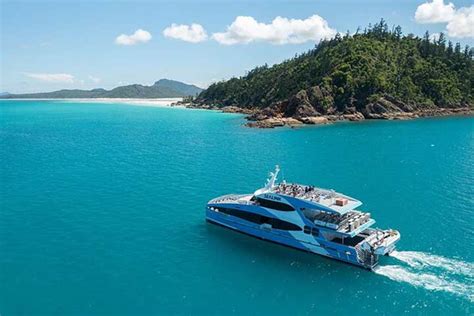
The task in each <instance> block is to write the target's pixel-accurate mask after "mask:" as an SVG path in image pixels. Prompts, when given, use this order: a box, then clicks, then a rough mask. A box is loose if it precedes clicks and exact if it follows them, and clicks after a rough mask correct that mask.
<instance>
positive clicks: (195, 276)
mask: <svg viewBox="0 0 474 316" xmlns="http://www.w3.org/2000/svg"><path fill="white" fill-rule="evenodd" d="M243 123H244V120H243V117H242V116H240V115H236V114H223V113H218V112H212V111H203V110H187V109H178V108H167V107H140V106H134V105H126V104H93V103H84V102H83V103H74V102H59V101H0V165H1V169H0V181H1V183H0V314H1V315H2V316H6V315H33V314H34V315H40V314H44V315H72V314H73V315H99V314H101V315H105V314H108V315H122V314H129V315H145V314H155V315H168V314H183V315H189V314H203V315H213V314H215V315H224V314H236V315H247V314H260V315H271V314H274V315H279V314H286V315H323V314H331V315H349V314H350V315H371V314H386V315H401V314H406V313H407V314H427V315H448V314H449V315H463V314H466V315H469V314H470V315H472V314H473V313H474V224H473V220H474V118H472V117H471V118H467V117H458V118H455V117H451V118H435V119H419V120H413V121H393V122H385V121H372V122H361V123H339V124H334V125H328V126H318V127H303V128H297V129H290V128H280V129H273V130H258V129H249V128H246V127H244V126H242V124H243ZM275 164H279V165H280V166H281V168H282V176H283V177H284V178H285V179H286V180H287V181H295V182H301V183H307V184H313V185H317V186H322V187H328V188H334V189H336V190H338V191H340V192H344V193H346V194H348V195H352V196H354V197H357V198H359V199H361V200H362V201H363V202H364V205H363V207H361V209H362V210H364V211H369V212H371V213H372V216H373V217H374V218H375V219H376V220H377V225H376V226H379V227H381V228H395V229H398V230H399V231H400V232H401V235H402V239H401V241H400V242H399V244H398V251H397V252H395V253H394V256H393V257H384V258H382V259H381V261H380V266H379V268H378V269H377V270H376V271H375V272H369V271H366V270H363V269H361V268H357V267H355V266H351V265H348V264H344V263H341V262H338V261H334V260H331V259H327V258H324V257H320V256H317V255H311V254H308V253H304V252H300V251H297V250H292V249H289V248H286V247H282V246H279V245H275V244H272V243H268V242H264V241H261V240H258V239H254V238H252V237H248V236H246V235H242V234H239V233H236V232H233V231H229V230H226V229H224V228H221V227H218V226H214V225H211V224H207V223H206V222H205V218H204V215H205V213H204V207H205V204H206V202H207V201H208V200H209V199H211V198H214V197H216V196H218V195H222V194H226V193H248V192H253V191H254V190H255V189H257V188H259V187H261V186H262V185H263V184H264V182H265V180H266V178H267V175H268V172H269V171H271V170H272V169H273V168H274V166H275Z"/></svg>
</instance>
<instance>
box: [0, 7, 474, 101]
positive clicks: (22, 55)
mask: <svg viewBox="0 0 474 316" xmlns="http://www.w3.org/2000/svg"><path fill="white" fill-rule="evenodd" d="M0 1H1V2H0V3H1V22H0V23H1V28H0V32H1V40H0V43H1V44H0V45H1V47H0V56H1V57H0V58H1V77H0V91H8V92H10V93H20V92H37V91H52V90H57V89H62V88H67V89H70V88H80V89H91V88H96V87H103V88H112V87H115V86H118V85H124V84H131V83H141V84H152V83H153V82H154V81H156V80H158V79H160V78H169V79H176V80H180V81H184V82H187V83H194V84H197V85H199V86H207V85H208V84H209V83H211V82H213V81H216V80H221V79H227V78H230V77H232V76H239V75H243V74H244V73H245V72H246V71H248V70H250V69H252V68H253V67H255V66H257V65H262V64H264V63H268V64H270V65H271V64H274V63H278V62H280V61H282V60H284V59H286V58H289V57H292V56H294V55H295V54H296V53H300V52H303V51H305V50H307V49H309V48H311V47H313V46H314V44H315V41H316V40H317V38H319V37H321V36H323V35H328V36H330V35H331V32H333V31H339V32H343V33H345V32H346V31H347V30H350V31H351V32H354V31H355V30H356V29H357V27H358V26H361V27H362V28H364V27H365V26H366V25H368V24H369V23H374V22H377V21H378V20H380V18H382V17H383V18H385V19H386V20H387V22H388V24H389V25H394V24H395V25H396V24H400V25H401V26H402V29H403V31H404V33H414V34H416V35H420V36H421V35H423V33H424V31H425V30H429V31H430V32H431V33H439V32H446V33H450V34H451V35H450V36H448V39H450V40H453V41H454V42H456V41H459V42H461V43H462V44H463V45H465V44H468V45H471V46H473V44H474V40H473V36H472V33H473V32H474V31H473V30H471V29H472V28H473V27H474V26H473V24H472V23H473V22H472V19H471V17H474V15H472V14H471V12H474V6H473V5H472V2H471V1H454V2H453V3H452V5H450V4H449V3H448V2H446V1H444V2H443V0H435V1H437V5H438V6H437V7H435V4H434V2H432V0H422V1H416V0H412V1H406V0H399V1H385V0H370V1H342V0H332V1H289V0H288V1H160V2H157V1H153V2H152V1H144V2H140V1H138V2H137V1H134V2H127V1H81V2H73V1H67V2H66V1H64V2H62V1H55V2H44V1H27V2H25V1H22V2H14V1H3V0H0ZM425 2H427V4H428V6H425V7H422V9H424V11H423V12H421V11H420V14H419V15H417V18H415V12H417V8H419V6H420V5H422V4H423V3H425ZM420 10H421V9H420ZM433 10H435V11H436V10H438V11H439V12H438V11H436V12H435V11H433ZM469 10H470V11H469ZM437 14H438V15H437ZM470 14H471V15H470ZM314 15H317V16H319V17H318V18H317V19H316V20H314V19H313V20H311V19H309V18H310V17H311V16H314ZM448 15H449V16H450V17H447V16H448ZM239 16H240V17H248V18H246V19H240V20H239V19H238V20H236V19H237V17H239ZM277 16H280V17H284V18H287V19H294V21H293V22H291V23H290V22H288V20H286V21H287V22H288V23H287V22H285V21H283V26H280V28H279V29H278V30H281V28H283V29H284V31H283V33H284V34H286V33H285V32H289V34H291V35H289V36H290V37H285V36H286V35H281V37H276V38H275V37H274V36H273V33H274V30H275V29H276V28H278V26H276V25H277V24H276V23H275V24H272V21H273V20H274V19H275V18H276V17H277ZM250 17H251V18H250ZM463 17H464V20H463ZM236 21H237V22H236ZM249 21H250V22H249ZM252 21H255V23H260V24H259V25H258V27H254V26H252V25H253V24H252V23H253V22H252ZM321 21H322V22H325V23H326V26H325V27H324V26H323V27H322V28H321V23H322V22H321ZM466 21H467V22H466ZM234 22H236V23H234ZM173 23H174V24H176V25H188V26H190V25H191V24H192V23H195V24H199V28H198V29H197V32H194V33H193V32H191V33H190V34H188V35H189V36H191V38H189V36H188V37H186V34H184V35H183V34H182V33H183V32H184V33H186V31H187V30H188V31H189V29H186V28H185V29H184V30H183V28H181V31H180V29H176V28H175V29H173V30H174V32H169V34H168V36H165V35H164V34H163V31H164V30H165V29H166V28H167V27H171V25H172V24H173ZM232 23H234V24H235V25H234V28H231V29H230V30H227V27H228V26H230V25H232ZM466 23H467V24H466ZM301 25H303V26H301ZM305 25H310V26H311V25H313V26H314V28H310V29H309V31H304V30H303V31H302V30H301V28H303V29H304V27H305ZM242 28H243V29H242ZM466 28H467V30H466ZM139 29H141V30H143V31H144V32H145V33H141V35H140V34H139V36H138V35H137V37H136V38H135V37H127V36H129V35H131V34H133V33H134V32H135V31H137V30H139ZM313 30H315V31H314V32H315V33H318V32H322V33H324V34H322V33H321V34H312V33H310V32H313ZM448 30H449V32H448ZM194 31H196V30H194ZM199 31H203V32H205V34H206V35H207V36H203V34H202V32H201V33H199ZM180 32H181V33H180ZM239 32H240V33H239ZM242 32H243V33H242ZM188 33H189V32H188ZM214 33H224V34H223V36H221V37H220V41H218V40H216V38H219V37H216V36H213V34H214ZM121 34H124V36H125V37H124V38H125V40H126V41H125V42H124V41H120V40H117V37H118V36H120V35H121ZM147 34H148V35H147ZM242 34H244V37H242V36H243V35H242ZM149 36H151V39H150V38H149ZM183 36H184V37H183ZM192 36H194V37H192ZM196 36H197V37H196ZM318 36H319V37H318ZM179 38H185V39H187V40H188V41H185V40H181V39H179ZM122 39H123V38H122ZM127 40H128V42H127ZM193 40H194V41H196V42H190V41H193ZM130 41H131V42H130ZM121 43H122V45H121ZM123 43H128V44H130V43H132V44H134V45H123ZM229 43H231V44H232V45H229Z"/></svg>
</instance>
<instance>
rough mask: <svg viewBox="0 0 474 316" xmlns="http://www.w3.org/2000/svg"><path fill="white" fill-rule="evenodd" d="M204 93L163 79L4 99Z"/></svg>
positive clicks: (169, 96)
mask: <svg viewBox="0 0 474 316" xmlns="http://www.w3.org/2000/svg"><path fill="white" fill-rule="evenodd" d="M201 91H202V89H201V88H199V87H196V86H195V85H190V84H186V83H182V82H179V81H174V80H169V79H161V80H158V81H157V82H155V84H153V85H152V86H144V85H141V84H132V85H128V86H121V87H117V88H114V89H112V90H105V89H92V90H79V89H72V90H66V89H64V90H59V91H53V92H40V93H25V94H5V95H4V94H2V95H0V98H3V99H16V98H18V99H26V98H39V99H43V98H44V99H63V98H64V99H65V98H73V99H74V98H85V99H87V98H137V99H153V98H179V97H187V96H195V95H197V94H199V93H200V92H201Z"/></svg>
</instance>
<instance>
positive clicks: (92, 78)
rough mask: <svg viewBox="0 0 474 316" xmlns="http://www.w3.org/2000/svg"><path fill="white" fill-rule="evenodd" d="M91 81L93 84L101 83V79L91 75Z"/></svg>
mask: <svg viewBox="0 0 474 316" xmlns="http://www.w3.org/2000/svg"><path fill="white" fill-rule="evenodd" d="M89 80H90V81H92V82H93V83H99V82H100V81H101V79H100V78H97V77H94V76H91V75H89Z"/></svg>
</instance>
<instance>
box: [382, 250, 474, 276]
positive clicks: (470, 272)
mask: <svg viewBox="0 0 474 316" xmlns="http://www.w3.org/2000/svg"><path fill="white" fill-rule="evenodd" d="M390 256H391V257H394V258H396V259H398V260H400V261H403V262H405V263H406V264H408V265H409V266H410V267H413V268H417V269H423V268H426V267H435V268H441V269H443V270H446V271H448V272H450V273H454V274H460V275H465V276H468V277H471V278H474V264H473V263H470V262H464V261H460V260H455V259H450V258H445V257H441V256H437V255H433V254H430V253H426V252H419V251H393V252H392V253H391V254H390Z"/></svg>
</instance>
